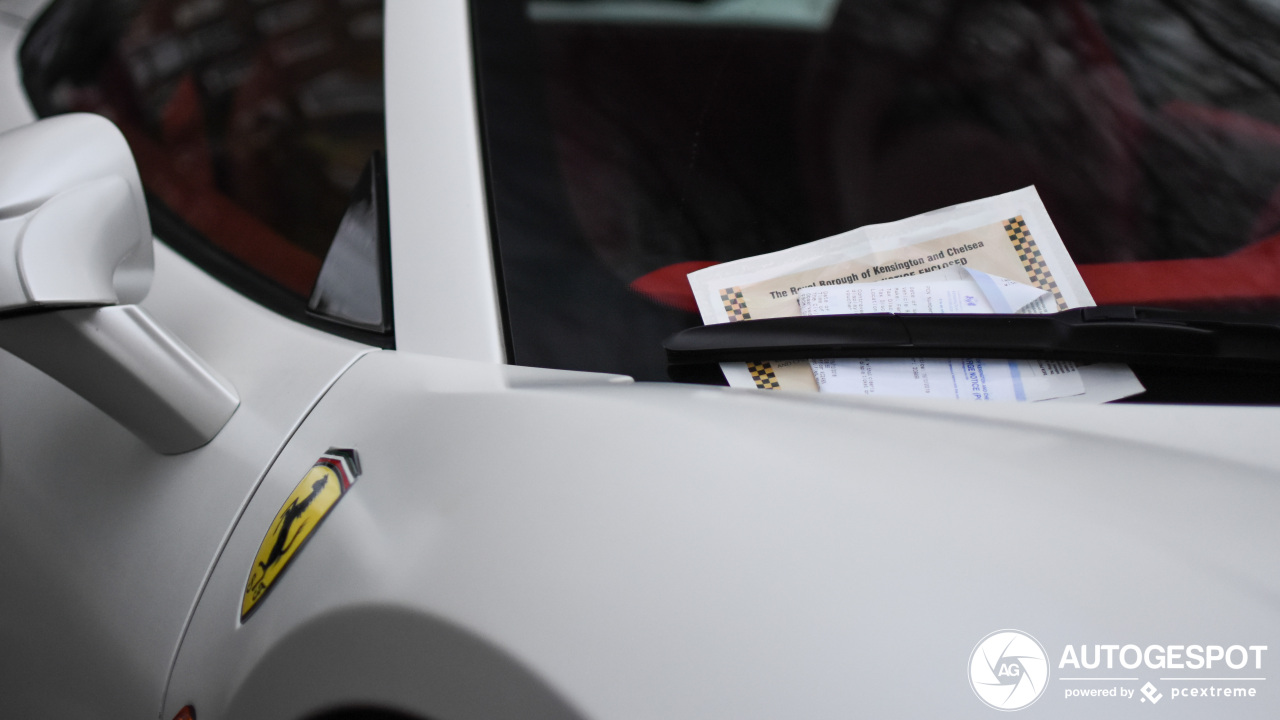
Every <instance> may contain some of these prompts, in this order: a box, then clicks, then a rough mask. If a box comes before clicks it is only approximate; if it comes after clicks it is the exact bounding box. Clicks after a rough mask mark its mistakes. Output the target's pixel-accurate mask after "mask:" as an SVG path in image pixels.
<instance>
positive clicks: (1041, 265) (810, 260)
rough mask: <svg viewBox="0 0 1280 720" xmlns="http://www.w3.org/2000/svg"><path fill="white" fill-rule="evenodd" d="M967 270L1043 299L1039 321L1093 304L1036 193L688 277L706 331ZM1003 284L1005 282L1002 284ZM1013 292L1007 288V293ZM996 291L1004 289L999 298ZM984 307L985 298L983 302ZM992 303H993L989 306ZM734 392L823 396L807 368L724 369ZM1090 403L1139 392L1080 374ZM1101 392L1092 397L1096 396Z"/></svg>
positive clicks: (1104, 372)
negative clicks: (805, 295)
mask: <svg viewBox="0 0 1280 720" xmlns="http://www.w3.org/2000/svg"><path fill="white" fill-rule="evenodd" d="M968 270H976V271H979V272H981V273H983V274H984V275H985V276H986V278H989V279H990V281H991V282H992V283H999V282H1008V283H1011V284H1012V286H1018V287H1012V286H1011V287H1012V289H1013V290H1014V291H1015V294H1016V293H1020V292H1023V290H1021V289H1019V287H1021V288H1026V287H1030V289H1031V291H1032V292H1034V291H1040V295H1041V298H1040V299H1039V300H1037V301H1035V302H1040V303H1042V304H1043V311H1047V312H1057V311H1059V310H1067V309H1070V308H1075V307H1088V306H1092V305H1094V304H1095V303H1094V302H1093V297H1092V296H1091V295H1090V294H1089V290H1088V288H1087V287H1086V286H1085V284H1084V280H1083V279H1082V278H1081V277H1080V273H1079V271H1078V270H1077V269H1076V266H1075V263H1074V262H1072V260H1071V256H1070V255H1069V254H1068V253H1067V250H1066V247H1065V246H1064V245H1063V244H1062V239H1061V237H1059V235H1058V232H1057V230H1056V229H1055V228H1054V226H1053V222H1052V221H1051V220H1050V219H1049V214H1048V212H1047V211H1046V210H1045V209H1044V205H1043V203H1041V201H1040V196H1039V195H1038V194H1037V193H1036V191H1035V188H1031V187H1029V188H1024V189H1022V190H1018V191H1015V192H1011V193H1006V194H1004V195H998V196H996V197H992V198H987V199H985V200H977V201H974V202H970V203H965V204H963V205H956V206H954V207H950V208H945V209H943V210H937V211H934V212H930V213H925V214H923V215H918V216H916V217H912V218H908V219H906V220H899V221H897V222H892V223H885V224H883V225H869V226H866V227H862V228H857V229H855V230H850V231H848V232H845V233H841V234H840V235H835V236H832V237H829V238H825V239H822V240H816V241H814V242H811V243H807V244H804V245H798V246H796V247H792V248H788V249H786V250H780V251H778V252H773V253H769V254H766V255H757V256H755V257H749V258H743V259H741V260H735V261H733V262H728V263H723V264H720V265H714V266H712V267H709V268H705V269H703V270H699V271H697V272H694V273H690V274H689V285H690V287H691V288H692V289H693V294H694V298H695V300H696V301H697V304H698V311H699V313H700V314H701V316H702V321H703V322H704V323H706V324H708V325H712V324H718V323H726V322H741V321H746V320H753V319H760V318H775V317H795V316H798V315H800V314H801V313H800V303H799V296H800V292H801V290H803V289H805V288H808V287H817V288H830V287H844V286H856V287H864V286H869V285H872V284H879V283H881V282H884V281H899V282H902V281H904V280H906V281H910V280H912V279H915V280H923V279H926V278H927V279H928V280H929V281H935V280H937V281H947V280H957V279H965V280H968V281H971V282H978V278H979V277H981V276H976V275H972V274H971V275H970V276H969V277H968V278H964V276H962V275H959V274H958V273H964V272H966V271H968ZM997 279H999V280H997ZM1008 289H1009V288H1006V290H1008ZM997 290H999V288H997ZM1006 294H1007V293H1005V292H999V291H997V292H994V293H991V295H990V297H992V298H997V299H996V304H995V305H992V311H995V312H1011V311H1016V310H1017V309H1016V308H1014V309H1013V310H1006V309H1005V307H1004V306H1000V303H1002V302H1003V303H1006V304H1007V306H1008V307H1012V305H1013V303H1015V302H1017V300H1018V298H1017V297H1012V298H1006V297H1005V295H1006ZM983 297H984V298H985V297H988V295H987V294H986V293H984V295H983ZM988 303H989V304H990V303H991V300H990V299H988ZM720 367H721V369H722V370H723V371H724V375H725V378H726V379H727V380H728V381H729V384H730V385H731V386H733V387H738V388H759V389H763V390H783V391H798V392H817V391H818V381H817V380H816V379H815V376H814V374H813V371H812V369H811V367H810V364H809V362H808V361H806V360H791V361H772V360H769V359H768V358H761V359H760V360H759V361H757V362H752V363H740V362H733V363H721V365H720ZM1081 372H1082V375H1083V376H1084V378H1085V388H1086V392H1085V394H1084V395H1083V396H1081V397H1082V398H1083V399H1085V400H1086V401H1092V402H1107V401H1109V400H1116V399H1119V398H1121V397H1127V396H1129V395H1134V394H1137V393H1140V392H1142V391H1143V387H1142V385H1141V384H1140V383H1139V382H1138V380H1137V377H1135V376H1134V375H1133V373H1132V372H1130V371H1129V369H1128V368H1127V367H1124V366H1121V365H1093V366H1088V368H1087V371H1086V370H1085V369H1082V370H1081ZM1095 385H1096V386H1097V387H1099V388H1105V390H1104V391H1102V392H1099V393H1095V392H1092V391H1091V390H1090V389H1089V388H1090V387H1093V386H1095Z"/></svg>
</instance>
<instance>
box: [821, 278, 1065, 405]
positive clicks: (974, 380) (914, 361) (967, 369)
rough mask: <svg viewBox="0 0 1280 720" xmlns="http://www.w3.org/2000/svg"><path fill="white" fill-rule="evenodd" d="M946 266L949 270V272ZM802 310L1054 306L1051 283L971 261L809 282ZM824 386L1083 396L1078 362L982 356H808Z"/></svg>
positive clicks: (1009, 396)
mask: <svg viewBox="0 0 1280 720" xmlns="http://www.w3.org/2000/svg"><path fill="white" fill-rule="evenodd" d="M944 273H946V274H945V275H944ZM798 297H799V301H800V312H801V314H803V315H848V314H861V313H903V314H905V313H937V314H955V313H969V314H987V313H993V312H1001V313H1045V312H1052V309H1051V307H1050V306H1048V305H1046V303H1045V300H1046V299H1048V300H1049V301H1052V299H1053V297H1052V294H1051V293H1049V292H1048V291H1046V290H1042V289H1040V288H1036V287H1032V286H1030V285H1025V284H1022V283H1018V282H1015V281H1013V280H1009V279H1008V278H1002V277H999V276H995V275H990V274H988V273H984V272H982V271H979V270H973V269H972V268H962V269H960V270H959V272H950V271H943V272H940V273H937V274H936V275H926V276H924V277H922V278H919V277H917V278H906V279H902V280H887V281H885V282H879V283H871V284H868V285H841V286H836V287H811V288H804V289H803V290H801V291H800V294H799V296H798ZM809 364H810V367H811V368H812V370H813V376H814V379H815V380H816V381H817V383H818V391H819V392H834V393H845V394H858V395H882V396H893V397H937V398H950V399H954V400H1004V401H1011V402H1035V401H1039V400H1051V399H1053V398H1060V397H1070V396H1072V395H1080V394H1083V393H1084V391H1085V388H1084V380H1083V379H1082V378H1081V376H1080V373H1079V372H1078V371H1077V369H1076V366H1075V363H1070V362H1053V361H1043V360H985V359H981V358H850V359H829V360H810V361H809Z"/></svg>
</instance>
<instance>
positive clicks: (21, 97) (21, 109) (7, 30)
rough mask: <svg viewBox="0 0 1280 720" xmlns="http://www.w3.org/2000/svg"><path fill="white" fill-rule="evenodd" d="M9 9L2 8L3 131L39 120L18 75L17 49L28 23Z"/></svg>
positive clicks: (0, 101)
mask: <svg viewBox="0 0 1280 720" xmlns="http://www.w3.org/2000/svg"><path fill="white" fill-rule="evenodd" d="M8 9H9V5H0V132H4V131H5V130H9V129H12V128H16V127H18V126H19V125H26V124H27V123H29V122H32V121H33V120H35V119H36V115H35V113H34V112H33V111H32V110H31V103H30V101H28V100H27V93H26V92H25V91H24V90H23V89H22V79H21V78H20V77H19V75H18V49H19V48H20V47H21V46H22V38H23V37H24V33H25V28H26V22H25V21H23V19H22V18H21V17H20V16H18V15H16V14H11V13H9V12H6V11H7V10H8Z"/></svg>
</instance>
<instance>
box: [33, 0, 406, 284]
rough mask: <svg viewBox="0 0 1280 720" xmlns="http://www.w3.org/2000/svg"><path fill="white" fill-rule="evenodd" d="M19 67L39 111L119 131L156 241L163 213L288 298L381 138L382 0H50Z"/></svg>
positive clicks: (307, 274) (306, 280)
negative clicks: (95, 119) (90, 116)
mask: <svg viewBox="0 0 1280 720" xmlns="http://www.w3.org/2000/svg"><path fill="white" fill-rule="evenodd" d="M23 70H24V81H25V83H26V85H27V88H28V92H29V94H30V96H31V98H32V102H33V104H34V105H35V106H36V108H37V110H38V111H39V112H40V114H41V115H49V114H56V113H63V112H73V111H87V112H95V113H100V114H102V115H105V116H107V117H108V118H110V119H111V120H113V121H114V122H115V123H116V124H117V125H118V126H119V127H120V129H121V130H122V131H123V132H124V134H125V136H126V138H127V139H128V140H129V143H130V146H131V147H132V149H133V152H134V155H135V157H136V159H137V162H138V167H139V171H140V173H141V176H142V180H143V184H144V185H145V186H146V188H147V190H148V193H149V194H150V195H151V201H152V206H153V208H152V209H153V218H156V223H155V224H156V232H157V234H158V235H160V236H161V239H166V240H169V239H171V238H167V237H165V235H166V233H165V228H166V227H168V226H166V225H165V223H164V220H165V219H166V218H169V219H173V218H176V219H177V220H178V222H179V225H180V227H179V228H178V230H177V231H176V232H177V234H182V232H183V231H185V232H186V233H187V234H189V235H194V236H196V237H198V239H199V241H200V242H202V243H207V244H208V245H209V246H210V247H212V248H214V249H216V250H217V251H218V252H219V253H220V254H222V255H223V256H229V257H230V258H233V260H234V263H235V264H237V265H238V266H239V267H241V268H243V269H247V270H248V271H249V272H251V273H252V274H254V275H255V276H257V277H260V278H266V279H268V280H269V281H270V283H271V284H273V285H274V287H275V288H276V290H278V291H279V292H277V293H276V294H277V295H279V294H281V293H283V294H284V295H287V296H289V297H292V298H295V301H294V302H295V305H297V306H304V304H305V301H306V298H307V297H308V295H310V294H311V292H312V289H313V287H314V285H315V283H316V278H317V276H318V275H319V273H320V271H321V267H322V263H323V261H324V258H325V255H326V252H327V251H328V249H329V246H330V244H331V243H332V241H333V238H334V236H335V234H336V233H337V231H338V229H339V227H340V225H341V223H342V219H343V217H344V214H346V213H347V210H348V207H349V205H350V204H351V203H352V198H353V190H356V191H357V195H358V194H360V192H359V188H357V184H358V181H359V180H360V179H361V175H362V173H363V172H364V171H365V169H366V166H367V165H368V164H369V163H370V160H371V157H372V156H373V155H374V154H375V153H376V152H379V151H381V150H383V148H384V147H385V131H384V123H383V89H382V78H383V67H382V2H381V0H59V1H58V2H56V3H55V4H54V5H53V6H52V7H51V8H50V9H49V10H48V11H47V12H46V13H45V15H44V16H43V17H42V18H41V20H40V22H39V23H38V24H37V26H36V28H35V30H33V32H32V34H31V36H30V38H29V39H28V41H27V43H26V45H25V47H24V52H23ZM374 274H375V275H376V273H374ZM363 275H369V273H363Z"/></svg>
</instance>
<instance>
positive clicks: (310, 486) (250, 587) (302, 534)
mask: <svg viewBox="0 0 1280 720" xmlns="http://www.w3.org/2000/svg"><path fill="white" fill-rule="evenodd" d="M359 476H360V458H359V456H358V455H356V451H355V450H340V449H338V448H329V450H328V452H326V453H325V454H324V455H322V456H321V457H320V459H319V460H317V461H316V464H315V465H312V466H311V469H310V470H308V471H307V474H306V475H305V476H304V477H303V478H302V481H301V482H299V483H298V485H297V487H295V488H294V489H293V492H291V493H289V497H288V499H286V500H285V501H284V506H283V507H281V508H280V512H278V513H276V517H275V519H274V520H272V521H271V527H270V528H268V529H267V535H266V537H264V538H262V545H260V546H259V547H258V555H257V557H255V558H254V559H253V567H251V568H249V580H248V582H247V583H245V586H244V600H243V601H242V602H241V604H240V621H241V622H244V620H245V619H246V618H248V617H249V615H250V614H251V613H252V612H253V611H254V609H255V608H257V606H258V603H260V602H262V598H264V597H266V595H267V592H268V591H269V590H270V589H271V586H272V584H273V583H275V581H276V579H277V578H279V577H280V573H282V572H284V569H285V568H286V567H288V566H289V563H290V562H292V561H293V558H294V557H295V556H296V555H297V554H298V551H299V550H301V549H302V546H303V545H304V544H306V542H307V540H308V539H310V538H311V535H312V534H314V533H315V531H316V528H317V527H319V525H320V523H321V521H323V520H324V519H325V516H327V515H328V514H329V512H330V511H331V510H333V508H334V507H335V506H337V504H338V501H339V500H341V499H342V496H343V495H345V494H346V492H347V490H348V489H350V488H351V484H352V483H354V482H355V481H356V478H357V477H359Z"/></svg>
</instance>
